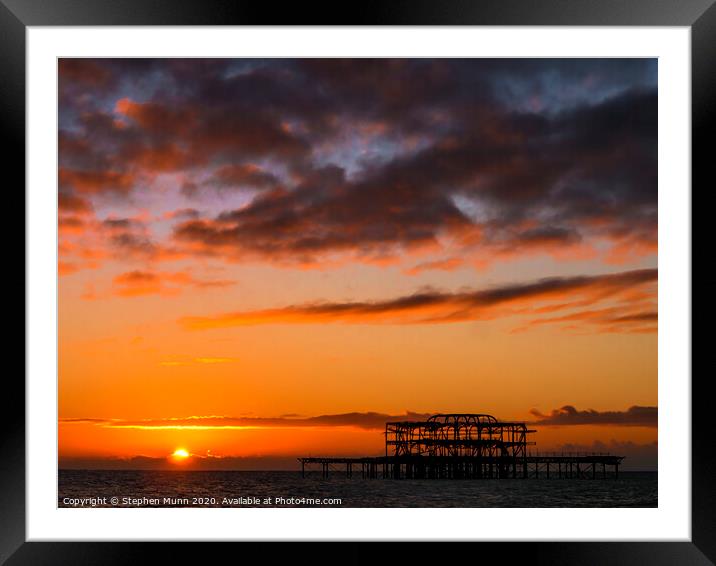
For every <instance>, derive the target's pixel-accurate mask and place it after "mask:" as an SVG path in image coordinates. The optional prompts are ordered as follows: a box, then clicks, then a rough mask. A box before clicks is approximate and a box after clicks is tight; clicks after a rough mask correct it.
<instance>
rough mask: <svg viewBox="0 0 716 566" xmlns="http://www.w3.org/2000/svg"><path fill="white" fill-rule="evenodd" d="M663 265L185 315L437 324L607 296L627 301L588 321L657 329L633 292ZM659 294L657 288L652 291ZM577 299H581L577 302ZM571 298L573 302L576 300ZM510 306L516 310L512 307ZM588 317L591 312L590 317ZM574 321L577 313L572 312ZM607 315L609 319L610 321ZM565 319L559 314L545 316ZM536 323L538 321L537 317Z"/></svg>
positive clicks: (209, 321) (221, 320) (230, 322)
mask: <svg viewBox="0 0 716 566" xmlns="http://www.w3.org/2000/svg"><path fill="white" fill-rule="evenodd" d="M656 280H657V270H655V269H644V270H634V271H625V272H621V273H612V274H607V275H596V276H574V277H554V278H548V279H541V280H538V281H535V282H532V283H524V284H514V285H504V286H501V287H494V288H492V289H486V290H479V291H463V292H456V293H447V292H441V291H434V290H426V291H422V292H418V293H416V294H413V295H408V296H404V297H398V298H394V299H389V300H384V301H375V302H344V303H335V302H334V303H329V302H326V303H313V304H301V305H290V306H287V307H282V308H273V309H265V310H255V311H238V312H232V313H226V314H220V315H216V316H211V317H184V318H182V319H180V321H179V322H180V323H181V324H182V325H183V326H184V327H185V328H187V329H191V330H202V329H209V328H226V327H232V326H245V325H255V324H286V323H288V324H316V323H331V322H340V323H345V324H377V323H387V324H432V323H454V322H465V321H472V320H486V319H492V318H495V317H498V316H509V315H514V314H526V315H535V314H539V311H537V310H536V309H537V307H538V305H539V304H540V303H543V302H545V301H551V302H553V303H554V302H555V301H557V304H552V305H551V306H550V311H554V310H559V309H568V308H574V307H575V306H577V307H579V308H581V309H582V310H581V311H580V312H581V313H582V315H584V313H585V312H587V311H584V310H583V308H584V307H585V306H588V305H591V304H594V303H599V302H602V301H606V300H611V301H622V303H621V304H620V306H619V307H616V308H615V309H614V311H613V314H612V315H611V316H607V315H602V318H601V319H593V320H589V321H588V322H594V320H597V321H598V322H602V323H605V324H606V323H608V325H609V326H610V328H614V329H619V328H621V329H622V330H623V331H629V330H632V329H633V328H635V327H636V328H643V327H645V326H646V327H648V328H650V329H651V330H652V331H655V330H656V321H655V319H652V318H649V317H646V318H645V317H643V316H637V315H634V309H641V308H643V305H644V300H643V299H642V295H637V300H633V299H632V297H630V295H629V293H631V292H634V291H635V290H638V289H642V290H643V289H645V288H648V287H649V286H653V285H654V284H655V283H656ZM650 293H651V295H647V296H651V298H655V294H654V293H655V291H654V290H651V291H650ZM576 299H579V301H578V302H576V303H574V301H575V300H576ZM570 301H571V302H570ZM510 308H511V309H512V310H510ZM584 318H587V317H584ZM566 320H569V321H570V322H573V321H574V320H576V319H575V318H568V319H566ZM605 321H606V322H605ZM547 322H553V323H554V322H563V320H561V319H559V318H557V319H553V320H548V319H547V320H544V319H543V323H547ZM532 324H535V323H534V321H533V322H532Z"/></svg>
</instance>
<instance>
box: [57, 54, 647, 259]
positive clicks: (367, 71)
mask: <svg viewBox="0 0 716 566" xmlns="http://www.w3.org/2000/svg"><path fill="white" fill-rule="evenodd" d="M59 71H60V132H59V142H60V155H59V160H60V170H59V177H60V188H61V191H63V192H65V193H66V194H67V195H75V196H77V197H80V198H84V199H87V201H88V205H91V206H94V207H95V208H96V209H97V208H98V204H100V203H101V202H103V201H105V200H106V199H108V198H112V199H124V200H125V201H127V202H132V199H134V198H135V197H136V196H137V195H140V196H142V195H151V194H153V192H154V191H155V190H157V188H158V187H160V188H161V190H163V191H164V190H166V191H168V192H171V191H175V192H176V193H178V194H182V196H183V198H186V199H189V200H191V201H192V208H196V209H197V210H198V209H201V210H210V211H212V212H211V214H210V215H207V216H193V217H187V218H181V217H177V218H175V224H174V227H173V230H172V231H171V234H170V235H169V238H170V239H171V241H170V242H169V241H160V242H153V243H154V245H155V246H157V247H158V249H169V248H174V247H176V246H180V247H182V248H183V253H186V254H194V255H198V256H208V255H210V256H213V257H220V258H224V259H226V260H231V261H235V260H237V259H243V258H246V257H250V258H253V259H258V260H261V261H267V262H280V263H298V264H302V265H305V266H315V265H321V264H323V265H325V264H326V263H329V262H330V260H332V259H335V258H334V256H347V257H349V258H355V259H357V260H359V261H365V262H373V263H381V264H386V263H389V260H391V259H392V260H403V259H404V258H406V255H410V254H423V253H427V252H435V251H436V250H440V251H442V252H444V253H445V255H446V256H448V257H459V258H462V259H464V261H465V262H466V263H468V264H470V263H471V264H475V265H481V266H485V265H489V264H490V263H491V262H493V261H503V260H508V259H512V258H515V257H524V256H529V255H535V254H549V255H551V256H552V257H555V258H557V259H562V258H574V257H578V258H585V257H591V256H590V254H592V256H599V257H600V258H601V259H602V260H603V261H605V262H610V263H625V262H627V261H632V260H634V259H635V258H640V257H643V256H645V255H647V256H648V255H653V254H654V253H655V251H656V241H657V238H656V233H657V230H656V226H657V201H656V188H657V177H656V171H657V169H656V148H657V145H656V125H657V121H656V116H657V100H658V99H657V90H656V68H655V62H654V61H650V60H643V59H620V60H614V59H602V60H598V59H597V60H590V59H587V60H585V59H579V60H569V59H550V60H547V59H531V60H521V61H518V60H504V59H501V60H490V59H469V60H466V59H434V60H431V59H341V60H336V59H314V60H300V59H274V60H260V59H258V60H249V59H237V60H230V59H229V60H219V59H217V60H202V59H192V60H183V59H180V60H158V59H157V60H146V59H140V60H123V59H96V60H73V61H70V60H62V61H61V62H60V67H59ZM415 84H420V85H421V88H420V89H419V90H418V91H416V89H415V88H414V85H415ZM171 175H174V176H175V177H174V181H176V182H175V186H172V188H171V189H167V188H166V183H167V182H168V181H167V176H171ZM203 187H213V188H215V189H220V192H221V193H222V195H217V194H216V192H217V191H204V190H200V189H202V188H203ZM234 188H239V189H242V188H249V189H251V190H252V191H253V192H254V193H256V194H255V195H251V198H248V200H247V199H237V200H233V199H231V198H226V197H227V193H232V192H234V191H231V190H230V189H234ZM234 196H235V195H234ZM71 198H72V197H70V196H68V197H67V198H65V200H66V204H67V206H72V203H73V201H71ZM224 198H226V200H223V199H224ZM68 199H70V200H68ZM74 202H75V205H77V202H76V201H74ZM194 204H196V206H193V205H194ZM204 204H212V205H213V206H203V205H204ZM218 205H221V207H222V208H223V210H220V211H217V206H218ZM116 238H117V245H118V246H119V247H120V248H123V249H126V250H129V251H130V252H131V253H135V254H138V253H145V254H146V253H148V252H149V251H151V250H148V249H147V244H148V242H147V241H145V240H142V239H141V237H140V236H138V235H136V234H133V235H131V234H123V235H118V236H117V237H116ZM143 249H144V252H142V250H143ZM407 259H408V260H409V261H410V262H411V263H412V264H416V261H415V260H414V258H410V257H409V258H407ZM437 261H440V260H437ZM422 263H423V264H426V265H428V266H429V264H430V263H435V262H431V261H423V262H422ZM420 264H421V262H419V261H418V262H417V265H420ZM435 265H436V267H437V264H435ZM427 268H429V267H427ZM437 268H438V269H440V267H437ZM415 269H417V270H418V271H421V270H422V269H420V268H418V267H416V268H415Z"/></svg>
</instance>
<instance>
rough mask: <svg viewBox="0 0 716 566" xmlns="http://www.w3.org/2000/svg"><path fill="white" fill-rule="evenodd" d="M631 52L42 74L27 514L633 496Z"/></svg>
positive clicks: (644, 328)
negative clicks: (37, 470)
mask: <svg viewBox="0 0 716 566" xmlns="http://www.w3.org/2000/svg"><path fill="white" fill-rule="evenodd" d="M659 65H660V60H659V59H658V58H656V57H651V58H650V57H594V58H587V57H568V58H567V57H565V58H539V57H535V58H514V57H499V58H481V57H463V58H450V57H414V58H364V57H353V58H342V57H306V58H280V57H279V58H273V57H265V58H244V57H239V58H237V57H227V58H202V57H195V58H135V57H126V58H111V57H110V58H107V57H93V58H83V57H58V58H57V131H56V136H57V148H58V150H57V190H56V197H57V210H58V214H57V275H58V284H57V507H58V508H68V509H81V508H97V507H102V508H166V507H178V508H198V507H200V508H205V507H211V508H216V507H218V508H243V507H251V508H282V507H311V508H325V509H328V508H401V507H410V508H427V507H431V508H432V507H462V508H484V507H490V508H502V507H505V508H506V507H510V508H544V507H552V508H555V507H556V508H575V507H580V508H582V507H620V508H621V507H635V508H657V507H658V506H659V498H658V492H659V490H658V429H659V427H658V405H659V402H658V375H659V373H658V371H659V363H658V362H659V348H658V304H657V303H658V301H657V298H658V275H659V274H658V181H659V175H658V167H657V165H658V163H659V155H658V142H659V140H658V135H657V133H658V125H659V124H658V106H659V92H660V91H659V88H658V84H659V81H658V75H659ZM662 94H663V91H662ZM50 133H51V134H52V135H54V126H52V129H51V131H50ZM52 188H53V187H52V186H49V187H47V189H48V191H52ZM53 265H54V263H53ZM662 267H663V266H662ZM664 273H665V274H666V273H667V270H666V269H664ZM662 307H664V305H663V304H662ZM664 308H665V307H664ZM662 315H664V311H662ZM664 320H666V319H664ZM667 326H668V324H666V323H665V328H666V327H667ZM671 377H672V378H674V377H675V376H671ZM52 379H53V381H54V376H53V378H52ZM53 393H54V392H53ZM53 403H54V400H53ZM664 412H665V414H666V413H667V412H668V411H667V408H665V409H664ZM52 419H53V422H54V416H53V417H52ZM53 459H54V457H53ZM662 471H663V470H662ZM664 473H665V472H664ZM73 512H74V511H68V513H73ZM177 512H178V513H180V511H177ZM274 512H275V511H274ZM118 513H121V512H118ZM148 513H149V512H148Z"/></svg>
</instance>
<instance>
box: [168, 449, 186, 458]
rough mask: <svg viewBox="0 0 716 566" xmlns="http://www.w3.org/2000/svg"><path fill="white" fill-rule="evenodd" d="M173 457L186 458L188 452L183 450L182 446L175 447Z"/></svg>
mask: <svg viewBox="0 0 716 566" xmlns="http://www.w3.org/2000/svg"><path fill="white" fill-rule="evenodd" d="M172 456H174V457H175V458H188V457H189V452H187V451H186V450H184V448H177V449H176V450H175V451H174V453H173V454H172Z"/></svg>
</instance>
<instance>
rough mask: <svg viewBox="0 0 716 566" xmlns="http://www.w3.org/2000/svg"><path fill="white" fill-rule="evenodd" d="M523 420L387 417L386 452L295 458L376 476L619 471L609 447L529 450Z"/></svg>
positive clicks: (569, 475)
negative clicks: (598, 449)
mask: <svg viewBox="0 0 716 566" xmlns="http://www.w3.org/2000/svg"><path fill="white" fill-rule="evenodd" d="M534 432H536V431H534V430H530V429H528V427H527V424H526V423H520V422H500V421H498V420H497V419H496V418H495V417H493V416H491V415H483V414H440V415H433V416H431V417H429V418H428V420H427V421H403V422H389V423H386V426H385V433H384V434H385V455H384V456H373V457H359V458H340V457H338V458H335V457H306V458H299V459H298V460H299V461H300V462H301V474H302V475H303V476H304V477H305V475H306V471H307V469H308V470H311V469H314V467H315V466H320V471H321V474H322V477H324V478H327V477H329V474H330V473H331V472H334V473H341V474H345V476H346V477H349V478H350V477H353V474H354V473H356V474H358V473H360V475H361V477H362V478H368V479H378V478H385V479H388V478H391V479H506V478H514V479H517V478H521V479H529V478H540V477H543V478H550V477H552V478H558V479H597V478H607V477H614V478H618V477H619V465H620V464H621V461H622V460H623V459H624V457H623V456H615V455H612V454H608V453H601V452H592V453H576V452H560V453H554V452H551V453H539V452H534V453H532V452H529V451H528V449H527V447H528V446H531V445H534V444H535V443H534V442H530V441H528V435H530V434H532V433H534Z"/></svg>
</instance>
